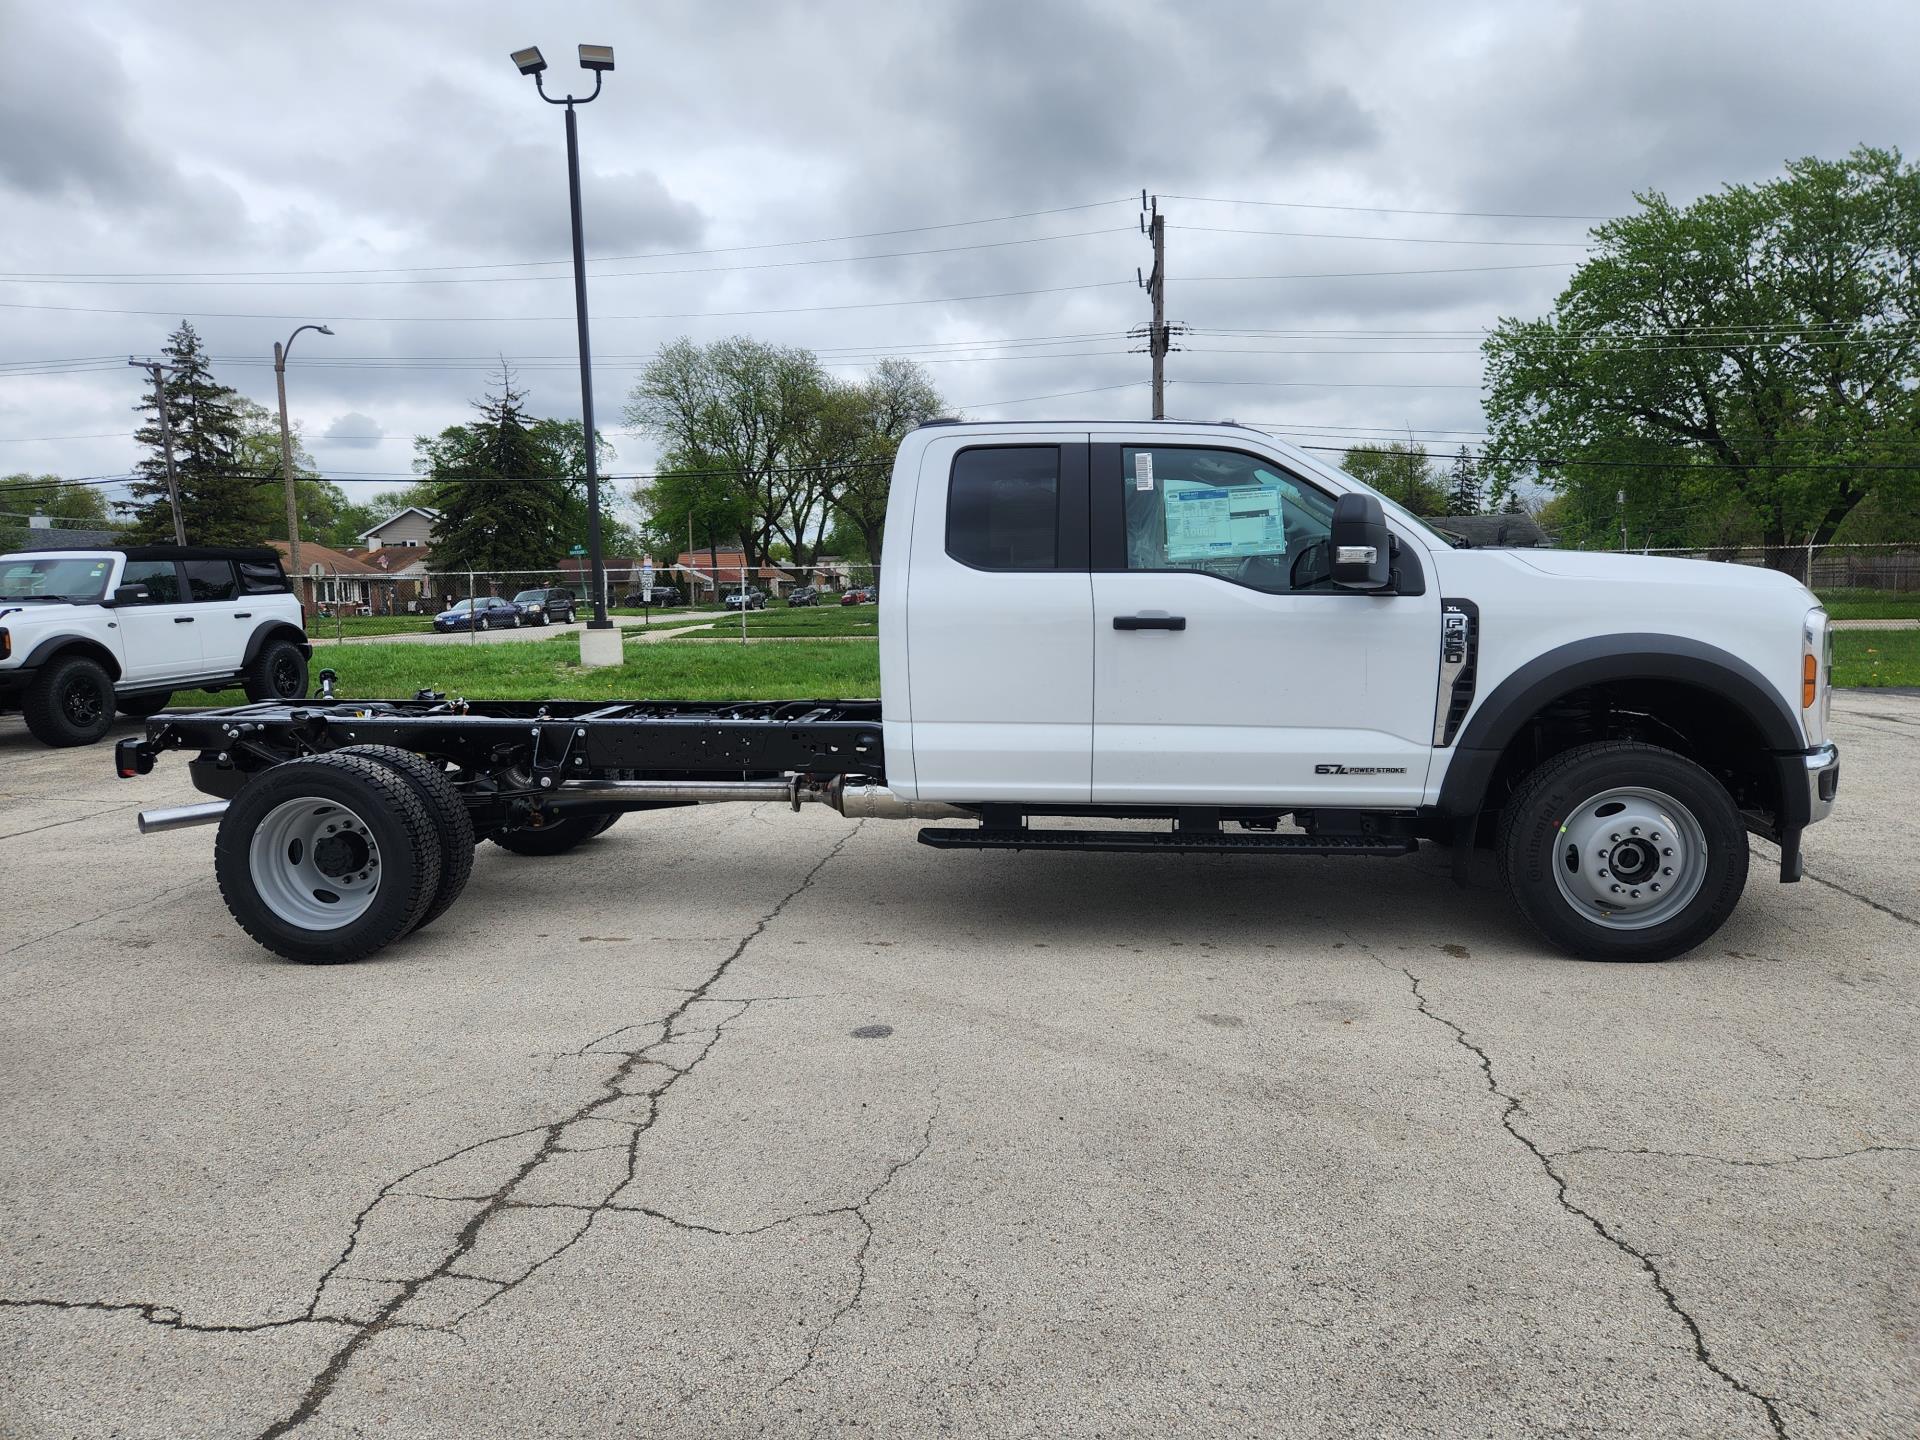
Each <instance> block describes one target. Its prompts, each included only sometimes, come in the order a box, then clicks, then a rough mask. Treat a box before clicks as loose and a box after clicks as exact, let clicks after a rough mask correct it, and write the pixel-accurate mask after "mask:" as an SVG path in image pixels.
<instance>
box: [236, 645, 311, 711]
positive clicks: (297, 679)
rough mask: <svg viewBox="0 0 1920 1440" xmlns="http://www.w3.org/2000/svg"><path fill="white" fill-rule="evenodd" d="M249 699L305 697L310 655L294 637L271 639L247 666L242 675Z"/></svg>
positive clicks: (257, 700)
mask: <svg viewBox="0 0 1920 1440" xmlns="http://www.w3.org/2000/svg"><path fill="white" fill-rule="evenodd" d="M241 688H243V689H244V690H245V691H246V692H247V699H249V700H252V701H255V702H256V703H257V702H259V701H262V700H304V699H305V698H306V695H307V657H306V656H304V655H302V654H301V653H300V647H299V646H298V645H296V644H294V643H293V641H291V640H269V641H268V642H267V643H266V644H265V645H262V646H261V647H260V653H259V654H258V655H256V656H254V657H253V659H252V661H251V662H250V663H249V664H248V665H247V670H246V674H245V675H244V676H242V677H241Z"/></svg>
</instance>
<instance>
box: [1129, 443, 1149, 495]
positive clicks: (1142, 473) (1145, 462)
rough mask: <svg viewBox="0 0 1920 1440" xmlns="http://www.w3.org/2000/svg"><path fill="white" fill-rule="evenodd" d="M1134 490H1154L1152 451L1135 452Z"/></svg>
mask: <svg viewBox="0 0 1920 1440" xmlns="http://www.w3.org/2000/svg"><path fill="white" fill-rule="evenodd" d="M1133 488H1134V489H1136V490H1151V489H1153V452H1152V451H1151V450H1136V451H1134V452H1133Z"/></svg>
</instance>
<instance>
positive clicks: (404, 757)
mask: <svg viewBox="0 0 1920 1440" xmlns="http://www.w3.org/2000/svg"><path fill="white" fill-rule="evenodd" d="M331 753H332V754H335V755H358V756H362V757H364V758H366V759H368V760H372V761H374V762H375V763H376V764H380V765H385V766H386V767H387V768H388V769H390V770H392V771H393V772H394V773H395V774H397V775H398V776H400V778H401V779H403V780H405V781H406V782H407V784H409V785H411V786H412V787H413V793H414V794H416V795H418V796H419V797H420V799H421V800H422V801H423V802H424V803H425V805H426V807H427V812H428V813H429V814H430V815H431V816H432V817H433V823H434V827H435V828H436V829H437V830H438V831H439V835H440V883H439V885H438V886H436V887H435V888H434V892H433V899H432V900H430V901H429V902H428V903H427V908H426V910H425V911H424V912H423V913H422V914H421V916H420V918H419V919H418V920H416V921H415V922H414V925H413V928H414V929H415V930H424V929H426V927H427V926H429V925H431V924H432V923H433V922H434V921H435V920H438V919H439V918H440V917H441V916H442V915H444V914H446V913H447V911H448V910H449V909H451V908H452V906H453V902H454V901H456V900H458V899H459V898H460V892H461V891H462V890H464V889H466V888H467V881H468V879H469V878H470V877H471V876H472V875H473V847H474V845H475V844H476V843H477V842H476V840H475V837H474V833H473V817H472V816H471V815H469V814H468V813H467V804H466V801H464V800H462V799H461V798H460V792H459V791H458V790H456V789H454V786H453V781H452V780H450V779H448V778H447V772H446V771H445V770H443V769H441V768H440V766H439V765H437V764H435V763H434V762H433V761H432V760H429V759H428V758H427V757H426V756H424V755H420V754H417V753H415V752H414V751H412V750H403V749H401V748H400V747H399V746H398V745H347V746H343V747H342V748H340V749H338V750H335V751H332V752H331Z"/></svg>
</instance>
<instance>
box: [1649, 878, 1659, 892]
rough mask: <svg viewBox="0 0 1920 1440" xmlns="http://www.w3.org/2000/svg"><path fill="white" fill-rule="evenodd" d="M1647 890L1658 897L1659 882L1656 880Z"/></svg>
mask: <svg viewBox="0 0 1920 1440" xmlns="http://www.w3.org/2000/svg"><path fill="white" fill-rule="evenodd" d="M1647 888H1648V889H1649V890H1651V891H1652V892H1653V893H1654V894H1656V895H1658V894H1659V893H1660V882H1659V881H1658V880H1656V881H1654V882H1653V884H1651V885H1649V886H1648V887H1647Z"/></svg>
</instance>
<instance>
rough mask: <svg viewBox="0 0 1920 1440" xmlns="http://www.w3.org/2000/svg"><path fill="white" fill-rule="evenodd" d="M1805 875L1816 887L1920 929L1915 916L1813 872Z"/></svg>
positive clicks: (1919, 921)
mask: <svg viewBox="0 0 1920 1440" xmlns="http://www.w3.org/2000/svg"><path fill="white" fill-rule="evenodd" d="M1805 875H1806V878H1807V879H1809V880H1811V881H1813V883H1814V884H1816V885H1824V886H1826V887H1827V889H1829V890H1838V891H1839V892H1840V893H1841V894H1842V895H1845V896H1846V897H1847V898H1848V899H1849V900H1858V901H1859V902H1860V903H1861V904H1862V905H1865V906H1867V907H1868V908H1869V909H1873V910H1878V911H1879V912H1880V913H1881V914H1882V915H1890V916H1892V917H1893V918H1894V919H1895V920H1898V921H1899V922H1900V923H1901V924H1903V925H1912V926H1914V927H1915V928H1916V929H1920V920H1916V919H1914V918H1913V916H1911V915H1909V914H1907V913H1906V912H1905V911H1904V910H1896V909H1894V908H1893V907H1892V906H1891V905H1882V904H1881V903H1880V902H1879V901H1878V900H1873V899H1869V898H1868V897H1867V896H1865V895H1862V894H1861V893H1860V892H1859V891H1858V890H1849V889H1848V888H1847V887H1846V886H1844V885H1836V884H1834V882H1833V881H1831V880H1827V879H1823V878H1822V877H1820V876H1818V875H1815V874H1814V873H1813V872H1812V871H1811V870H1809V871H1806V872H1805Z"/></svg>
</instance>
